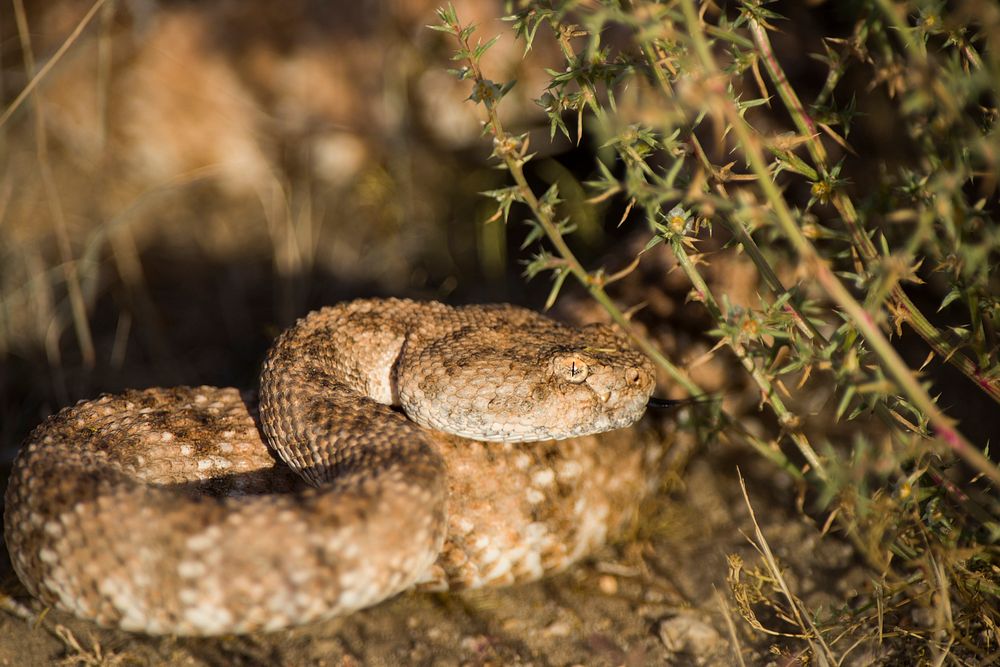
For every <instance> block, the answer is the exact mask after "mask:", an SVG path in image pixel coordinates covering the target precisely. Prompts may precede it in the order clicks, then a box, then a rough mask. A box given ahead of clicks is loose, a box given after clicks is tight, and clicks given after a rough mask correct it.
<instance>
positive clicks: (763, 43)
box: [749, 0, 1000, 403]
mask: <svg viewBox="0 0 1000 667" xmlns="http://www.w3.org/2000/svg"><path fill="white" fill-rule="evenodd" d="M880 4H881V5H882V6H883V9H884V10H887V11H888V9H891V12H890V15H891V16H892V17H894V20H896V21H898V20H900V19H899V17H898V16H897V12H896V10H895V7H894V6H893V5H892V4H891V3H889V2H887V0H883V1H882V2H880ZM887 7H888V9H887ZM749 27H750V33H751V34H752V35H753V39H754V44H755V45H756V46H757V50H758V52H759V53H760V55H761V58H762V60H763V62H764V67H765V69H766V70H767V73H768V75H769V76H770V78H771V82H772V83H773V84H774V86H775V88H776V89H777V91H778V95H779V96H780V97H781V99H782V101H783V102H784V104H785V107H786V108H787V109H788V113H789V115H790V116H791V117H792V121H793V122H794V123H795V126H796V128H798V130H799V133H800V134H801V135H802V137H803V138H804V139H806V148H807V149H808V151H809V154H810V156H811V157H812V159H813V163H814V164H815V166H816V168H817V169H818V170H819V172H820V174H822V175H823V177H826V176H828V175H829V167H828V164H827V161H828V158H827V153H826V149H825V148H824V147H823V142H822V141H821V140H820V138H819V134H818V133H817V131H816V125H815V123H814V122H813V120H812V118H811V117H810V116H809V114H808V112H807V111H806V109H805V106H804V105H803V104H802V102H801V100H800V99H799V96H798V95H797V94H796V93H795V90H794V89H793V88H792V87H791V85H789V83H788V78H787V77H786V76H785V72H784V70H783V69H782V67H781V64H780V63H779V62H778V59H777V57H776V56H775V54H774V50H773V49H772V48H771V40H770V38H769V37H768V35H767V30H766V28H765V27H764V26H763V25H762V24H761V23H760V22H759V21H757V20H755V19H754V18H753V17H751V18H750V20H749ZM897 28H899V29H900V30H901V34H904V35H909V33H908V32H906V33H904V32H902V28H905V23H904V24H903V26H902V27H900V26H897ZM904 41H905V42H906V44H907V46H908V47H910V46H911V44H912V42H913V37H912V36H908V37H906V38H905V39H904ZM911 52H912V49H911ZM924 60H926V55H925V54H924V55H922V56H921V61H924ZM830 201H831V203H832V204H833V205H834V207H835V208H836V209H837V211H838V213H840V216H841V219H842V220H843V221H844V224H845V225H846V226H847V229H848V231H849V232H850V234H851V239H852V241H853V242H854V246H855V248H857V250H858V252H859V254H860V255H861V258H862V259H863V260H864V263H865V266H866V268H870V266H871V264H872V263H874V262H876V261H878V259H879V253H878V250H877V249H876V248H875V244H874V243H872V240H871V239H870V238H869V237H868V235H867V234H866V233H865V232H864V230H863V229H862V227H861V222H860V220H859V218H858V214H857V211H856V209H855V208H854V204H853V202H851V200H850V198H849V197H848V196H847V194H846V193H845V192H843V191H842V190H840V189H837V188H834V189H833V191H832V192H831V193H830ZM889 296H890V298H891V299H892V302H893V304H892V308H893V310H894V311H895V312H896V313H897V314H898V315H899V316H900V317H901V318H902V319H903V320H904V321H905V322H907V323H908V324H909V325H910V327H911V328H912V329H913V330H914V331H915V332H916V333H917V335H919V336H920V337H921V338H923V339H924V341H925V342H926V343H927V345H928V346H930V348H931V349H932V350H934V353H935V354H937V356H938V357H939V358H940V359H944V360H946V361H947V362H948V363H950V364H952V365H953V366H955V367H956V368H958V370H959V371H961V372H962V374H964V375H965V376H966V377H967V378H969V379H970V380H972V381H973V382H974V383H975V385H976V387H978V388H979V389H980V390H982V391H983V392H985V393H986V394H987V395H988V396H990V397H991V398H992V399H993V400H995V401H997V402H998V403H1000V372H997V371H998V370H1000V369H997V368H996V367H990V368H987V369H984V368H981V367H980V366H979V365H978V364H977V363H976V362H975V361H973V360H972V359H970V358H969V357H968V356H967V355H966V354H965V353H963V352H962V351H960V350H957V349H956V348H955V346H954V345H952V344H951V343H950V342H949V341H948V340H947V339H946V338H945V337H944V336H942V335H941V333H940V331H938V329H937V328H936V327H935V326H934V325H933V324H931V323H930V321H929V320H928V319H927V318H926V317H925V316H924V314H923V313H922V312H920V309H918V308H917V307H916V306H915V305H914V303H913V301H911V300H910V297H909V296H907V294H906V292H904V291H903V288H902V287H901V286H899V285H895V286H894V287H893V288H892V290H891V292H890V295H889Z"/></svg>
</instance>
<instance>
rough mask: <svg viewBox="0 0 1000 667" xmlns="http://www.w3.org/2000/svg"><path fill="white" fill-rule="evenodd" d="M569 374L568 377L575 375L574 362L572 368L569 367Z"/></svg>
mask: <svg viewBox="0 0 1000 667" xmlns="http://www.w3.org/2000/svg"><path fill="white" fill-rule="evenodd" d="M569 374H570V375H576V362H575V361H574V362H573V364H572V366H570V369H569Z"/></svg>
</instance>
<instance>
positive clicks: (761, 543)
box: [739, 474, 837, 665]
mask: <svg viewBox="0 0 1000 667" xmlns="http://www.w3.org/2000/svg"><path fill="white" fill-rule="evenodd" d="M739 478H740V490H741V491H742V493H743V500H744V502H745V503H746V507H747V511H748V512H750V521H751V522H752V523H753V530H754V539H753V540H751V541H750V542H751V544H752V545H753V547H754V548H755V549H756V550H757V551H758V552H759V553H760V555H761V556H762V557H763V559H764V565H765V566H766V567H767V569H768V572H769V573H770V574H771V576H772V577H773V578H774V580H775V581H776V582H777V584H778V586H779V588H780V589H781V593H782V595H784V596H785V599H786V600H787V601H788V608H789V609H790V610H791V612H792V614H793V615H794V617H795V622H796V624H797V625H798V626H799V627H800V628H801V629H802V632H803V636H804V637H805V639H806V641H807V642H808V643H809V646H810V647H811V648H812V651H813V654H814V656H815V657H816V658H817V660H820V661H822V662H823V664H827V665H835V664H837V659H836V657H834V655H833V651H831V650H830V647H829V646H827V644H826V641H825V640H824V639H823V635H822V634H821V633H820V631H819V628H817V627H816V625H815V624H814V623H813V622H812V619H811V618H809V615H808V613H803V610H801V609H800V602H799V600H798V598H796V597H795V596H794V595H793V594H792V590H791V588H790V587H789V585H788V582H787V581H785V578H784V576H782V574H781V567H780V566H779V565H778V561H777V559H776V558H775V557H774V553H773V552H772V551H771V546H770V545H769V544H768V543H767V539H766V538H765V537H764V533H763V532H762V531H761V529H760V524H759V523H757V515H756V513H755V512H754V509H753V504H752V503H751V502H750V495H749V493H748V492H747V485H746V481H745V480H744V479H743V475H742V474H740V476H739Z"/></svg>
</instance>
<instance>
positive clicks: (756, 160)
mask: <svg viewBox="0 0 1000 667" xmlns="http://www.w3.org/2000/svg"><path fill="white" fill-rule="evenodd" d="M681 7H682V9H683V12H684V18H685V23H686V24H687V27H688V31H689V34H690V36H691V39H692V41H693V44H694V47H695V52H696V53H697V54H698V58H699V60H700V61H701V64H702V66H703V67H704V68H705V72H706V73H707V75H708V80H709V81H711V80H713V79H715V78H716V77H717V76H718V75H719V71H718V67H717V65H716V63H715V59H714V57H713V56H712V53H711V50H710V49H709V46H708V42H707V40H706V38H705V34H704V32H703V31H702V28H701V24H700V22H699V21H698V17H697V13H696V11H695V7H694V2H693V0H681ZM714 88H718V90H715V89H714ZM714 88H713V92H715V93H716V95H715V97H716V98H717V101H718V103H719V104H720V105H721V106H722V109H723V112H724V114H725V116H726V117H727V120H728V121H729V124H730V126H731V127H732V129H733V132H734V133H735V134H736V138H737V141H738V143H739V145H740V146H741V147H742V149H743V151H744V153H745V154H746V158H747V160H748V161H749V163H750V166H751V168H752V170H753V171H754V173H755V174H756V175H757V178H758V184H759V185H760V188H761V190H762V191H763V192H764V195H765V197H766V198H767V200H768V202H769V203H770V204H771V206H772V208H773V210H774V214H775V218H776V220H777V222H778V226H779V227H780V228H781V230H782V231H783V232H784V234H785V236H786V238H787V239H788V240H789V242H791V244H792V246H793V247H794V248H795V250H796V252H797V253H798V255H799V258H800V259H801V260H802V262H803V264H804V266H805V267H806V269H807V270H809V271H810V272H811V274H812V275H813V276H814V277H815V279H816V280H817V281H818V282H819V283H820V285H821V286H822V287H823V288H824V289H825V290H826V292H827V294H828V295H829V296H830V298H831V299H833V301H834V302H835V303H837V305H839V306H840V307H841V308H842V309H843V310H844V312H845V313H846V314H847V315H848V316H849V317H850V318H851V321H852V323H853V324H854V326H855V327H856V328H857V329H858V331H859V332H860V333H861V334H862V335H863V336H864V337H865V339H866V340H867V341H868V344H869V345H870V346H871V348H872V350H873V351H874V353H875V354H876V356H877V357H878V358H879V360H880V362H881V364H882V366H883V367H884V368H885V370H886V371H887V372H888V373H889V375H890V376H891V377H892V378H893V379H894V380H895V381H896V383H897V384H898V386H899V387H900V389H902V391H903V393H904V394H906V396H907V397H908V398H909V399H910V401H912V402H913V403H914V405H915V406H916V407H917V408H918V409H919V410H920V411H921V412H922V413H923V414H924V415H925V416H926V417H927V419H928V420H929V421H930V423H931V424H932V425H933V427H934V432H935V434H936V436H937V438H938V439H939V440H940V441H941V442H943V443H944V444H946V445H947V446H948V447H949V448H950V449H951V450H952V451H954V452H955V453H956V454H957V455H958V456H960V457H961V458H963V459H964V460H965V461H966V462H967V463H969V465H971V466H972V467H973V468H975V469H976V470H978V471H979V472H981V473H983V474H984V475H986V476H987V477H989V479H990V480H991V481H992V482H993V483H994V484H996V485H997V486H1000V470H998V469H997V467H996V466H995V465H994V464H993V462H992V461H990V460H989V459H988V458H987V457H986V456H984V455H983V453H982V452H980V451H979V450H978V449H977V448H976V447H975V446H973V445H972V443H971V442H969V441H968V440H967V439H966V438H965V436H963V435H962V434H961V432H959V431H958V430H957V429H956V428H955V426H954V422H953V421H952V420H951V419H950V418H948V417H947V416H946V415H945V414H944V413H943V412H942V411H941V409H940V408H938V406H937V405H936V404H935V403H934V401H933V399H931V397H930V396H929V395H928V394H927V392H926V391H925V390H924V389H923V387H921V386H920V384H919V383H918V382H917V380H916V377H915V376H914V374H913V372H912V371H911V370H910V369H909V368H908V367H907V366H906V364H905V362H904V361H903V360H902V359H901V358H900V356H899V354H898V353H897V352H896V350H895V349H894V348H893V347H892V344H891V343H889V341H888V340H887V339H886V338H885V336H884V335H883V334H882V331H881V330H880V329H879V327H878V326H877V325H876V324H875V321H874V319H873V318H872V317H871V315H870V314H869V313H868V312H867V311H866V310H865V309H864V308H862V306H861V304H859V303H858V302H857V300H855V299H854V297H853V296H851V294H850V292H849V291H848V290H847V288H846V287H844V285H843V283H841V282H840V280H839V279H838V278H837V277H836V275H834V273H833V271H832V270H831V268H830V266H829V265H828V264H827V263H826V262H825V261H824V260H823V259H822V258H821V257H820V256H819V254H818V253H817V252H816V249H815V247H813V245H812V243H810V241H809V239H807V238H806V237H805V235H803V234H802V231H801V230H800V229H799V228H798V225H797V224H796V223H795V219H794V218H793V217H792V213H791V211H790V210H789V209H788V206H787V204H786V203H785V200H784V197H782V195H781V192H780V191H779V190H778V187H777V185H775V183H774V181H773V180H772V178H771V173H770V170H769V169H768V166H767V162H766V161H765V159H764V154H763V151H762V150H761V147H760V144H759V142H758V141H757V139H756V137H754V136H753V135H752V134H751V129H750V127H749V125H748V124H747V123H746V121H745V120H744V119H743V117H742V116H741V115H740V112H739V109H738V108H737V107H736V105H735V104H734V102H733V100H732V99H731V98H730V97H729V96H728V95H727V94H726V93H725V90H724V89H722V88H721V87H714Z"/></svg>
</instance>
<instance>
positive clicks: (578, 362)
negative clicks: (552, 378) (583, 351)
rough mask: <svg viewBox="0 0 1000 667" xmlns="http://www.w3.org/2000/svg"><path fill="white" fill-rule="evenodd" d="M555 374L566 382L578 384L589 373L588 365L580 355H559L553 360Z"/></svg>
mask: <svg viewBox="0 0 1000 667" xmlns="http://www.w3.org/2000/svg"><path fill="white" fill-rule="evenodd" d="M555 370H556V374H557V375H558V376H559V377H561V378H562V379H563V380H566V382H572V383H573V384H580V383H581V382H583V381H584V380H586V379H587V376H588V375H590V366H588V365H587V362H585V361H584V360H583V359H581V358H580V357H575V356H573V357H559V358H558V359H556V361H555Z"/></svg>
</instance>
